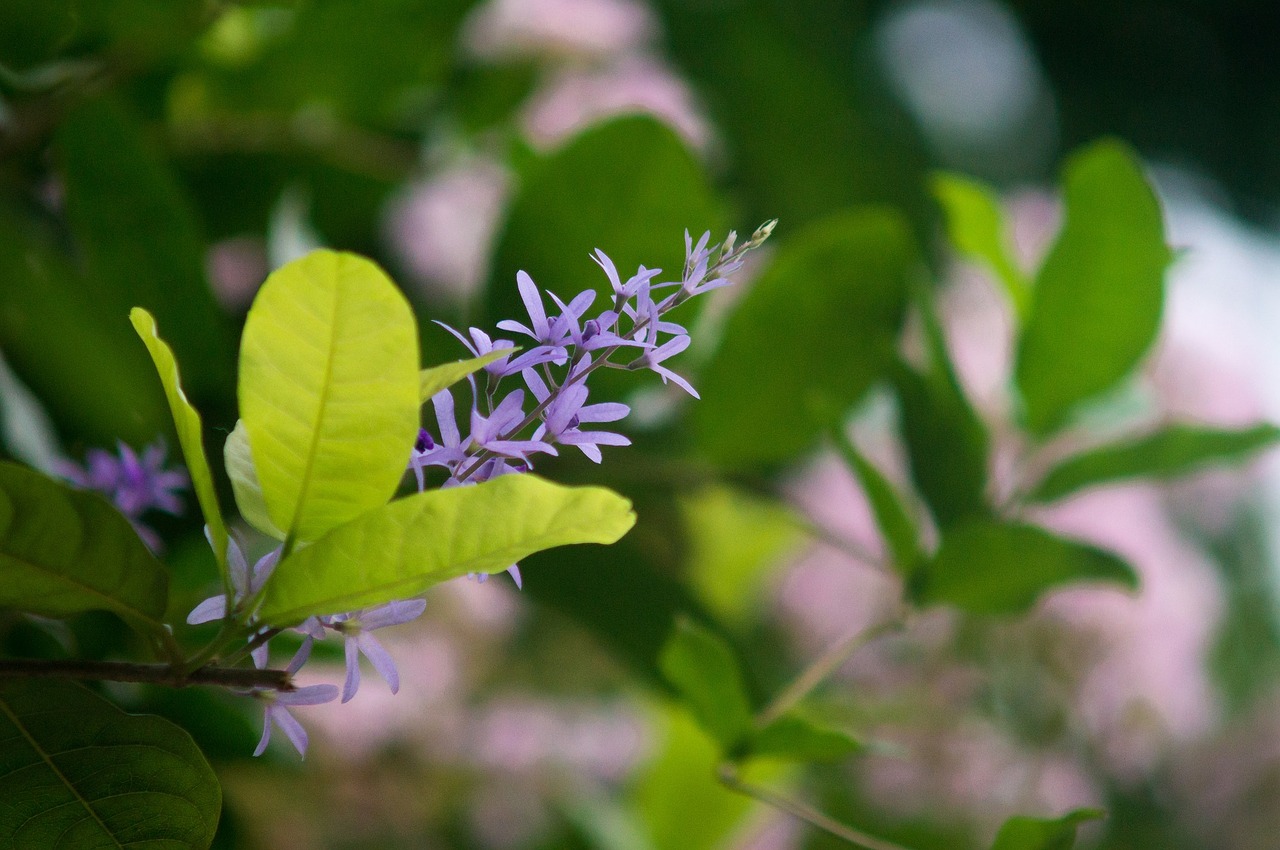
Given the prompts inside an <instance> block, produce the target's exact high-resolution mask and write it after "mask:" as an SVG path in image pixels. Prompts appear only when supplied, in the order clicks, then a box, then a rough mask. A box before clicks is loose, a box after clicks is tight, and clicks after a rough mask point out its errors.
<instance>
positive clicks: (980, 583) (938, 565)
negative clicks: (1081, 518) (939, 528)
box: [912, 520, 1138, 615]
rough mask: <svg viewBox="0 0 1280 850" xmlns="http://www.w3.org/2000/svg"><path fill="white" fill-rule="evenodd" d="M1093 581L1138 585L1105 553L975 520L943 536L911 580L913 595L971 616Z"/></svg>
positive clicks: (1025, 528) (1031, 530)
mask: <svg viewBox="0 0 1280 850" xmlns="http://www.w3.org/2000/svg"><path fill="white" fill-rule="evenodd" d="M1097 581H1106V582H1114V583H1116V584H1119V585H1122V586H1124V587H1126V588H1129V589H1131V590H1132V589H1136V588H1137V586H1138V577H1137V575H1136V574H1135V573H1134V571H1133V569H1132V568H1131V567H1130V566H1129V565H1128V564H1126V563H1125V562H1124V561H1122V560H1120V558H1118V557H1116V556H1115V555H1113V554H1111V553H1110V552H1106V551H1104V550H1102V549H1098V548H1096V547H1094V546H1090V545H1088V544H1086V543H1081V542H1079V541H1075V540H1068V539H1066V538H1063V537H1058V536H1056V535H1054V534H1051V533H1050V532H1048V531H1046V530H1044V529H1043V528H1039V527H1037V526H1034V525H1020V524H1010V523H1002V522H999V521H995V520H991V521H974V522H969V523H965V524H963V525H959V526H956V527H955V528H953V529H950V530H949V531H946V532H944V533H943V536H942V545H941V546H940V547H939V548H938V552H937V553H936V554H935V555H934V556H933V558H932V559H931V560H929V561H926V562H925V563H924V564H923V565H922V566H921V568H920V570H919V571H918V572H917V573H916V575H915V576H914V577H913V579H912V585H913V586H912V595H913V596H914V597H915V600H916V601H917V602H918V603H920V604H921V605H936V604H945V605H953V606H955V607H956V608H959V609H961V610H963V611H967V612H969V613H970V614H996V615H1000V614H1019V613H1022V612H1023V611H1026V610H1027V609H1028V608H1030V607H1031V606H1032V605H1034V604H1035V603H1036V601H1037V600H1038V599H1039V598H1040V597H1041V596H1042V595H1044V594H1045V593H1046V592H1048V591H1049V590H1052V589H1054V588H1056V587H1060V586H1062V585H1064V584H1070V583H1074V582H1097Z"/></svg>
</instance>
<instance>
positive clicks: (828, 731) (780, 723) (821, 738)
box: [748, 712, 863, 762]
mask: <svg viewBox="0 0 1280 850" xmlns="http://www.w3.org/2000/svg"><path fill="white" fill-rule="evenodd" d="M748 749H749V752H750V754H751V755H752V756H765V757H772V758H782V759H790V760H793V761H805V762H827V761H840V760H841V759H844V758H847V757H849V756H851V755H853V754H854V753H857V752H860V751H861V750H862V749H863V744H862V742H861V741H859V740H857V739H856V738H854V737H853V736H851V735H849V734H848V733H847V732H842V731H840V730H839V729H832V728H830V727H828V726H824V725H822V724H819V723H817V722H815V721H813V720H811V719H810V718H807V717H805V716H804V715H801V714H797V713H795V712H792V713H790V714H784V715H783V716H782V717H779V718H778V719H777V720H775V721H773V722H772V723H770V724H769V725H768V726H766V727H765V728H763V729H761V730H760V731H759V732H756V733H755V735H754V736H753V737H752V738H751V743H750V744H749V745H748Z"/></svg>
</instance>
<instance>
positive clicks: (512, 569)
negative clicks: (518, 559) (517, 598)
mask: <svg viewBox="0 0 1280 850" xmlns="http://www.w3.org/2000/svg"><path fill="white" fill-rule="evenodd" d="M507 575H509V576H511V580H512V581H514V582H515V583H516V590H524V577H523V576H521V575H520V565H519V564H512V565H511V566H509V567H507Z"/></svg>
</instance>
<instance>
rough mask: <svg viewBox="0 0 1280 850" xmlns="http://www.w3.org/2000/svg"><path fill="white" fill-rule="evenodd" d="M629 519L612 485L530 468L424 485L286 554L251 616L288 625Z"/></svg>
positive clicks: (592, 538)
mask: <svg viewBox="0 0 1280 850" xmlns="http://www.w3.org/2000/svg"><path fill="white" fill-rule="evenodd" d="M634 524H635V514H634V513H633V512H632V510H631V502H630V501H628V500H627V499H624V498H623V497H622V496H619V495H618V494H617V493H614V492H613V491H611V490H606V489H604V488H602V487H565V486H562V485H560V484H553V483H551V482H550V481H545V480H543V479H541V478H538V477H536V476H533V475H505V476H503V477H501V478H496V479H494V480H492V481H487V482H485V483H483V484H477V485H475V486H469V487H453V488H450V489H448V490H428V491H427V492H425V493H417V494H415V495H412V496H408V497H407V498H404V499H398V500H396V501H395V502H392V503H391V504H389V505H386V506H384V507H381V508H378V509H376V510H372V511H369V512H368V513H366V514H364V515H363V516H361V517H360V518H358V519H356V520H354V521H353V522H350V523H347V524H346V525H343V526H341V527H339V528H335V529H334V530H333V531H331V532H329V533H328V534H327V535H325V536H324V537H322V538H320V539H319V540H317V541H316V542H315V543H313V544H311V545H310V546H307V547H305V548H303V549H300V550H298V551H297V552H295V553H293V554H292V555H291V556H289V557H288V558H286V559H285V560H284V561H283V562H281V564H280V566H279V567H277V568H276V571H275V573H274V574H273V575H272V577H271V581H270V582H268V583H267V588H266V593H265V596H264V598H263V603H262V607H261V609H260V611H259V617H260V619H261V620H262V621H263V622H266V623H270V624H271V625H273V626H291V625H294V624H295V623H299V622H301V621H302V620H304V619H306V618H307V617H309V616H311V615H313V614H336V613H339V612H341V611H353V610H355V609H357V608H364V607H367V606H370V605H381V604H382V603H384V602H390V601H392V600H395V599H407V598H408V597H411V596H416V595H417V594H419V593H422V592H423V591H425V590H426V589H427V588H429V587H431V586H432V585H435V584H439V583H440V582H442V581H447V580H448V579H451V578H457V577H458V576H461V575H465V574H467V573H473V572H474V573H494V572H501V571H503V570H505V569H507V568H508V567H509V566H511V565H512V564H514V563H516V562H517V561H519V560H520V559H521V558H524V557H526V556H528V555H531V554H533V553H534V552H540V551H542V550H543V549H550V548H552V547H555V546H566V545H569V544H573V543H613V542H615V541H617V540H618V538H620V537H622V535H624V534H626V533H627V531H628V530H629V529H630V528H631V526H632V525H634ZM601 566H602V568H603V567H605V566H606V565H605V564H602V565H601Z"/></svg>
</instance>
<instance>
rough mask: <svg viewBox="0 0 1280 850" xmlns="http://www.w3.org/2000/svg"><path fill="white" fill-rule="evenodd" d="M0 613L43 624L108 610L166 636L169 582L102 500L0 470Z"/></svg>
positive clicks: (18, 471)
mask: <svg viewBox="0 0 1280 850" xmlns="http://www.w3.org/2000/svg"><path fill="white" fill-rule="evenodd" d="M0 573H3V575H4V581H2V582H0V607H4V608H16V609H18V610H20V611H30V612H32V613H34V614H41V615H43V616H46V617H69V616H71V615H72V614H79V613H81V612H82V611H93V610H106V611H113V612H115V613H116V614H118V615H120V617H122V618H123V619H124V620H126V621H128V622H129V623H131V624H133V625H134V626H136V627H138V628H141V629H142V630H144V631H148V632H151V633H153V634H154V633H158V632H160V631H162V630H163V629H164V626H162V625H161V623H160V618H161V617H162V616H163V615H164V610H165V602H166V599H167V593H168V576H167V574H166V573H165V570H164V566H163V565H162V564H161V563H160V562H159V561H157V560H156V559H155V557H154V556H152V554H151V553H150V552H149V551H148V550H147V547H146V546H145V545H144V544H143V542H142V541H141V540H139V539H138V535H137V533H136V532H135V531H134V530H133V527H132V526H130V525H129V521H128V520H126V519H125V518H124V517H123V516H121V515H120V513H119V512H118V511H117V510H116V509H115V508H113V507H111V506H110V505H108V504H107V503H106V502H105V501H103V500H102V497H100V496H98V495H96V494H93V493H82V492H79V491H76V490H72V489H70V488H69V487H66V486H64V485H62V484H59V483H57V482H55V481H53V480H52V479H50V478H46V477H45V476H43V475H41V474H39V473H37V472H32V471H31V470H29V469H26V468H24V467H21V466H16V465H14V464H10V463H0Z"/></svg>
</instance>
